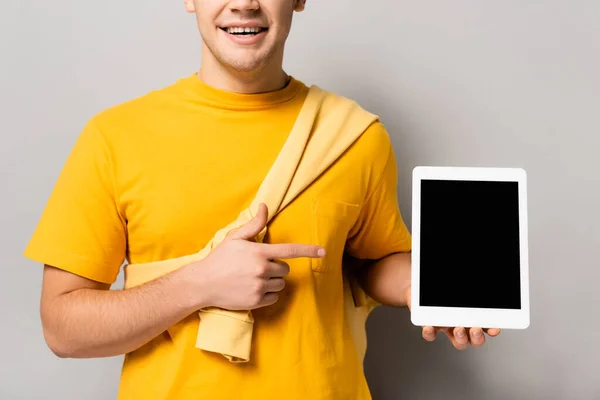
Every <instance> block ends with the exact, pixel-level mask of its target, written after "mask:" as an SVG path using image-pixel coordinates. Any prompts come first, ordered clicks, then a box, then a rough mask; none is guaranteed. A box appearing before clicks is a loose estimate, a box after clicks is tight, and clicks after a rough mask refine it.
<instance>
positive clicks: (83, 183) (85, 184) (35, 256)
mask: <svg viewBox="0 0 600 400" xmlns="http://www.w3.org/2000/svg"><path fill="white" fill-rule="evenodd" d="M113 174H114V165H113V163H112V157H111V154H110V148H109V146H108V143H107V142H106V140H105V139H104V136H103V135H102V133H101V132H100V131H99V129H98V128H97V126H96V125H95V123H94V122H93V121H90V122H89V123H88V124H87V125H86V127H85V129H84V130H83V132H82V133H81V134H80V136H79V137H78V139H77V141H76V143H75V145H74V147H73V149H72V150H71V152H70V154H69V156H68V158H67V160H66V162H65V164H64V166H63V169H62V171H61V173H60V175H59V177H58V180H57V182H56V184H55V186H54V188H53V191H52V193H51V195H50V198H49V199H48V201H47V203H46V206H45V208H44V210H43V213H42V216H41V218H40V221H39V222H38V225H37V227H36V229H35V231H34V233H33V236H32V238H31V239H30V241H29V243H28V245H27V248H26V250H25V256H26V257H28V258H30V259H32V260H34V261H37V262H39V263H41V264H44V265H45V268H44V289H45V293H48V294H54V293H57V292H61V291H65V290H66V291H68V290H73V288H78V287H80V286H82V287H86V286H89V285H99V284H100V283H102V284H104V286H102V287H106V285H108V286H110V284H112V283H113V282H114V281H115V280H116V277H117V275H118V273H119V270H120V267H121V265H122V264H123V261H124V259H125V253H126V224H125V220H124V218H123V217H122V216H121V214H120V213H119V211H118V209H119V207H118V199H117V195H116V190H115V182H114V175H113ZM59 270H61V271H59Z"/></svg>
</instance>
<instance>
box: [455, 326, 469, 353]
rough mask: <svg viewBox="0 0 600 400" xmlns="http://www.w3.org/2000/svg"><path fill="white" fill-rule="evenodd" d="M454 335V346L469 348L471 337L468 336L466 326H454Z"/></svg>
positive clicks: (461, 348) (460, 348)
mask: <svg viewBox="0 0 600 400" xmlns="http://www.w3.org/2000/svg"><path fill="white" fill-rule="evenodd" d="M452 336H453V338H454V341H453V345H454V347H456V348H457V349H458V350H464V349H466V348H467V346H468V344H469V338H468V337H467V332H466V331H465V328H462V327H456V328H454V330H452Z"/></svg>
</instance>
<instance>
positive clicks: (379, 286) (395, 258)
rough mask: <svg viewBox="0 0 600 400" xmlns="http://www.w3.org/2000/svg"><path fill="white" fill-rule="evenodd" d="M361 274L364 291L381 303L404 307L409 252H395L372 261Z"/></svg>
mask: <svg viewBox="0 0 600 400" xmlns="http://www.w3.org/2000/svg"><path fill="white" fill-rule="evenodd" d="M363 271H364V272H363V273H362V274H361V277H360V281H361V286H362V287H363V289H364V290H365V292H366V293H367V294H368V295H369V296H370V297H371V298H373V299H374V300H376V301H378V302H379V303H381V304H384V305H389V306H395V307H405V306H407V303H406V293H407V289H408V288H409V287H410V283H411V254H410V253H395V254H392V255H390V256H387V257H385V258H382V259H381V260H379V261H377V262H375V263H372V264H371V265H369V266H368V267H366V268H364V270H363Z"/></svg>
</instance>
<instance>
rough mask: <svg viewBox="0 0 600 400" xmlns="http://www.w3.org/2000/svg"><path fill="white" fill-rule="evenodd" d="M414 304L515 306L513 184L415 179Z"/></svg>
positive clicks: (518, 298)
mask: <svg viewBox="0 0 600 400" xmlns="http://www.w3.org/2000/svg"><path fill="white" fill-rule="evenodd" d="M420 217H421V225H420V231H421V234H420V288H419V289H420V304H421V306H432V307H471V308H502V309H520V308H521V285H520V257H519V197H518V183H517V182H496V181H485V182H484V181H447V180H422V181H421V211H420Z"/></svg>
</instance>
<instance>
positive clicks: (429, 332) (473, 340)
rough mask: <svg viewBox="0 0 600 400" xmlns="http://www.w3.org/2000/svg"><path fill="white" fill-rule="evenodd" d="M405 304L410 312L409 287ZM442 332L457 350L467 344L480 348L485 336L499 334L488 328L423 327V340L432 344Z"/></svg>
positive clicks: (494, 329) (498, 331) (462, 348)
mask: <svg viewBox="0 0 600 400" xmlns="http://www.w3.org/2000/svg"><path fill="white" fill-rule="evenodd" d="M405 298H406V304H407V305H408V309H409V310H410V286H409V287H408V288H407V289H406V293H405ZM440 331H441V332H444V333H445V334H446V336H447V337H448V339H449V340H450V343H452V345H453V346H454V347H455V348H457V349H458V350H465V349H466V348H467V347H468V346H469V344H471V346H473V347H481V346H483V345H484V344H485V335H486V334H487V335H488V336H491V337H495V336H498V335H499V334H500V329H498V328H490V329H482V328H477V327H475V328H464V327H451V328H446V327H444V328H440V327H433V326H424V327H423V339H425V340H427V341H428V342H433V341H434V340H435V339H436V338H437V335H438V333H439V332H440Z"/></svg>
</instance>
